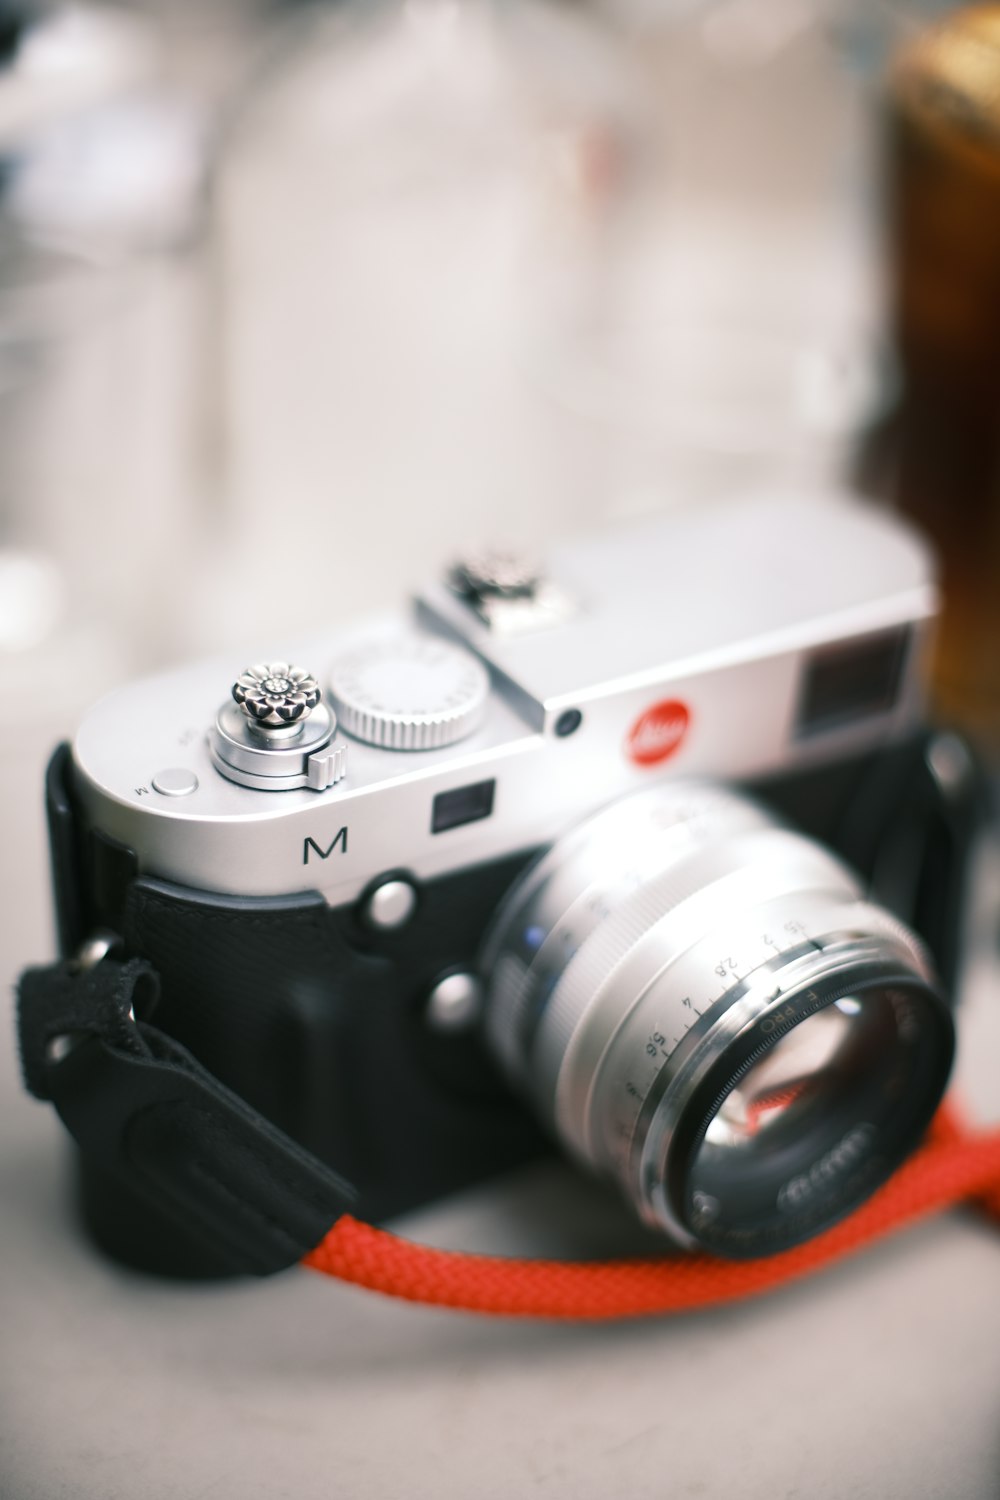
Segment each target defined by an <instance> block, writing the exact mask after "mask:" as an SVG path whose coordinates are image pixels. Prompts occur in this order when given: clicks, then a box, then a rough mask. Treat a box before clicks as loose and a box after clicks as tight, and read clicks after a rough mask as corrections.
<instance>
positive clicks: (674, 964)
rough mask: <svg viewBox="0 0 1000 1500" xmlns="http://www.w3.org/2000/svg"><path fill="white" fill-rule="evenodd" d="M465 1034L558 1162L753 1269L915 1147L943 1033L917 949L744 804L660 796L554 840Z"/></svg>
mask: <svg viewBox="0 0 1000 1500" xmlns="http://www.w3.org/2000/svg"><path fill="white" fill-rule="evenodd" d="M483 967H484V972H486V973H487V974H488V975H489V977H490V989H489V996H488V1002H487V1029H488V1033H489V1037H490V1040H491V1042H492V1045H493V1047H494V1049H495V1050H496V1052H497V1053H498V1055H499V1057H500V1058H501V1060H502V1062H503V1064H504V1066H505V1068H506V1070H507V1072H508V1074H509V1076H510V1077H511V1079H512V1080H513V1081H514V1083H515V1084H516V1086H517V1087H518V1088H519V1089H520V1091H521V1092H522V1093H524V1094H526V1095H527V1096H528V1098H529V1099H530V1101H531V1102H532V1104H533V1105H534V1107H535V1109H536V1111H537V1112H538V1113H539V1114H540V1115H541V1117H542V1118H543V1119H544V1120H546V1121H547V1122H548V1123H549V1125H550V1126H551V1128H552V1129H553V1131H554V1132H555V1133H556V1134H557V1135H558V1136H559V1137H560V1138H561V1139H562V1140H563V1142H564V1143H565V1144H566V1145H568V1146H569V1147H570V1149H571V1150H572V1151H573V1152H574V1153H575V1154H576V1155H577V1156H578V1157H580V1158H581V1159H582V1160H583V1161H585V1162H586V1163H588V1164H589V1165H590V1166H591V1167H593V1168H596V1169H597V1170H599V1171H601V1172H603V1173H605V1174H606V1175H609V1176H611V1177H612V1178H614V1179H615V1180H616V1181H617V1182H618V1183H619V1185H620V1186H621V1188H622V1189H623V1190H624V1192H625V1194H626V1196H627V1197H628V1198H629V1199H630V1200H631V1201H632V1203H633V1204H634V1205H635V1207H636V1209H637V1210H638V1212H639V1213H640V1215H641V1216H642V1217H643V1218H644V1219H645V1220H646V1221H647V1222H649V1223H650V1224H653V1225H656V1226H659V1227H660V1228H662V1229H664V1230H666V1231H667V1232H668V1233H669V1234H670V1235H671V1236H672V1237H673V1238H675V1239H677V1240H679V1241H680V1242H682V1243H686V1244H694V1243H702V1244H705V1245H707V1246H710V1247H711V1248H712V1249H713V1250H715V1251H717V1252H718V1253H721V1254H727V1255H731V1256H748V1255H759V1254H766V1253H770V1252H772V1251H775V1250H779V1249H782V1248H785V1247H786V1246H787V1245H789V1244H793V1243H795V1242H797V1241H798V1240H802V1239H805V1238H808V1237H809V1236H810V1235H812V1234H815V1233H816V1232H818V1230H819V1229H821V1228H822V1227H824V1226H825V1225H826V1224H828V1223H830V1222H832V1221H833V1220H834V1219H836V1218H838V1217H841V1216H842V1215H843V1214H844V1213H846V1212H848V1211H849V1210H850V1209H851V1208H853V1207H855V1206H856V1205H857V1204H858V1203H859V1202H861V1201H862V1200H863V1199H864V1198H865V1197H867V1196H868V1194H869V1193H870V1192H872V1191H873V1190H874V1188H875V1187H876V1186H877V1185H878V1183H880V1182H881V1181H883V1180H884V1178H885V1177H886V1176H888V1175H889V1173H890V1172H891V1171H892V1170H893V1169H894V1168H895V1167H896V1165H898V1163H899V1161H900V1160H901V1159H902V1157H903V1156H905V1155H906V1154H907V1153H908V1152H909V1151H910V1150H911V1149H912V1148H913V1146H914V1145H915V1144H916V1143H917V1141H918V1140H919V1137H920V1135H921V1134H922V1132H923V1130H924V1129H925V1127H926V1125H927V1123H928V1121H929V1119H930V1117H931V1115H932V1113H933V1111H934V1109H935V1107H936V1105H937V1103H938V1100H939V1099H940V1096H941V1093H942V1091H943V1089H944V1085H945V1082H946V1080H947V1075H948V1071H949V1068H950V1063H951V1057H952V1051H953V1045H954V1037H953V1028H952V1023H951V1019H950V1015H949V1013H948V1008H947V1006H946V1005H945V1003H944V1001H943V1000H942V999H941V997H940V995H939V994H938V993H937V991H936V989H935V987H934V980H933V975H932V972H931V969H930V966H929V964H928V961H927V959H926V957H925V955H924V953H923V951H922V949H921V946H920V944H919V942H918V941H917V940H916V939H915V938H914V937H913V936H912V934H910V933H909V932H908V931H907V929H906V928H905V927H904V926H903V925H902V924H901V923H899V922H898V921H896V919H894V918H893V917H891V916H889V915H888V913H886V912H884V911H882V910H881V909H880V908H878V907H876V906H873V905H871V904H870V903H868V902H866V901H865V900H864V898H863V893H862V891H861V889H860V887H859V885H858V883H857V880H856V878H855V877H854V876H853V875H852V874H851V872H850V871H848V870H847V869H846V868H845V867H844V866H843V865H842V864H841V863H840V862H839V861H838V860H836V859H835V858H834V857H833V856H832V855H831V854H830V853H828V852H827V851H826V850H824V849H822V848H821V847H820V846H818V845H817V844H815V843H814V842H813V841H812V840H810V839H808V838H806V837H805V836H803V835H801V834H798V833H796V832H793V831H792V830H790V829H787V828H785V827H783V826H782V825H781V824H780V823H778V822H777V821H776V820H775V818H774V817H773V815H772V814H770V813H769V812H767V811H766V810H764V809H763V808H762V807H760V806H758V805H757V804H756V803H754V802H753V801H751V800H750V799H748V798H746V797H744V796H742V795H740V794H737V793H735V792H732V791H730V790H728V789H726V788H723V787H719V786H715V785H712V784H700V783H699V784H684V783H661V784H658V785H657V786H655V787H651V788H649V789H646V790H644V791H642V792H639V793H637V794H635V795H633V796H631V797H627V798H625V799H623V800H621V801H620V802H618V803H616V804H613V805H611V806H609V807H607V808H605V809H603V810H602V811H601V812H599V813H598V814H596V815H595V816H594V817H592V818H590V819H588V820H587V821H586V822H584V823H582V824H581V825H579V826H578V827H577V828H576V829H574V830H573V831H572V832H571V833H569V834H568V835H566V836H565V837H564V838H562V839H560V840H559V841H558V842H557V843H556V844H555V845H554V846H553V847H552V848H551V849H550V850H549V851H548V852H547V853H546V854H545V855H544V856H543V857H542V858H541V859H540V860H539V861H538V862H537V863H536V864H535V865H533V866H532V867H531V868H530V869H529V870H528V871H527V872H526V873H525V875H524V876H523V877H522V878H521V880H520V881H519V882H518V883H517V885H516V886H515V888H514V889H513V890H512V891H511V893H510V895H509V897H508V898H507V900H506V902H505V903H504V905H503V907H502V909H501V911H500V912H499V914H498V916H497V919H496V921H495V923H494V925H493V928H492V930H491V932H490V934H489V935H488V938H487V941H486V945H485V948H484V953H483Z"/></svg>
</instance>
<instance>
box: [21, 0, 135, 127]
mask: <svg viewBox="0 0 1000 1500" xmlns="http://www.w3.org/2000/svg"><path fill="white" fill-rule="evenodd" d="M2 9H3V21H4V22H5V26H4V33H5V35H4V43H5V56H4V58H3V63H2V70H0V144H2V145H3V147H4V148H5V149H6V148H8V147H9V145H10V143H11V142H12V141H18V140H23V139H24V138H25V137H27V136H29V135H32V134H35V133H37V132H38V131H39V130H42V129H44V128H45V127H46V126H48V125H50V124H52V123H53V122H54V121H59V120H65V119H66V118H67V117H68V116H69V115H71V114H74V113H76V112H77V111H79V110H82V109H86V108H88V107H89V106H91V105H95V104H101V103H103V102H104V101H106V100H107V99H109V98H111V97H113V96H114V95H116V94H120V93H121V92H122V91H123V90H125V89H132V88H135V87H136V86H137V85H139V84H141V83H142V82H144V81H147V80H148V79H149V78H151V77H152V76H153V73H154V71H155V68H156V64H157V60H158V57H157V48H156V41H155V33H154V32H153V31H152V29H151V28H150V26H149V23H148V22H147V21H145V20H143V19H142V17H140V16H132V15H129V14H128V12H127V11H124V10H122V9H121V8H120V7H116V8H111V7H109V6H100V5H74V4H69V5H57V6H51V7H50V6H44V7H43V6H40V5H37V4H35V3H32V0H25V3H23V4H18V3H17V0H5V3H4V5H3V7H2Z"/></svg>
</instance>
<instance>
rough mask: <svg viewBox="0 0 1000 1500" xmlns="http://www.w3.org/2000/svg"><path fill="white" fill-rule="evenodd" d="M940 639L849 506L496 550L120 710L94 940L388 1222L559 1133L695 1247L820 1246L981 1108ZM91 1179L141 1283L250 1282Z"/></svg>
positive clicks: (68, 763)
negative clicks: (972, 1070) (957, 987)
mask: <svg viewBox="0 0 1000 1500" xmlns="http://www.w3.org/2000/svg"><path fill="white" fill-rule="evenodd" d="M935 609H936V589H935V583H934V576H933V566H932V562H931V560H930V558H929V556H928V554H927V552H926V551H925V549H924V547H923V545H922V544H921V543H920V542H919V541H918V539H917V538H916V537H914V536H913V535H912V534H911V533H910V532H909V531H908V530H907V529H905V528H904V527H903V526H901V525H900V524H899V523H898V522H896V521H894V520H892V519H891V518H890V517H888V516H885V515H882V514H879V513H877V512H875V511H872V510H869V509H867V508H865V507H864V506H862V505H860V504H859V503H856V502H854V501H851V500H848V499H846V498H844V497H835V498H832V499H829V500H817V501H815V502H813V501H809V502H808V503H806V502H804V501H803V500H801V499H800V498H790V499H789V498H782V497H754V496H750V497H745V498H739V499H734V500H733V501H731V502H728V503H726V504H722V505H718V506H716V507H713V508H710V509H708V508H699V509H690V510H684V509H681V510H677V511H674V512H668V513H666V514H665V515H661V516H658V517H655V518H646V519H643V520H639V521H634V522H632V523H630V524H627V525H620V526H618V528H617V529H614V530H609V531H607V532H605V533H603V534H598V535H593V536H589V537H580V538H577V539H575V540H571V541H568V542H566V543H565V544H563V545H559V546H553V547H552V548H551V550H550V552H549V554H548V555H547V556H546V557H545V558H544V559H537V560H534V559H532V558H530V557H528V556H526V555H522V554H519V553H517V552H515V551H507V552H504V551H502V550H493V551H490V550H483V551H481V552H478V553H474V554H469V555H467V556H466V557H464V558H463V559H462V560H461V561H460V562H458V563H456V564H454V565H453V566H452V567H451V568H450V569H449V570H448V571H447V572H446V573H445V574H444V575H443V576H442V577H441V578H440V579H438V580H436V581H434V582H432V583H431V584H430V585H429V586H428V587H426V588H425V589H424V590H423V591H422V592H421V593H420V594H419V596H418V597H417V598H416V600H415V601H414V604H413V606H412V608H411V609H410V610H409V611H408V612H400V613H399V614H398V615H394V616H392V617H385V618H383V617H378V618H374V619H371V620H368V621H364V622H359V623H358V624H357V625H354V626H351V627H349V628H345V629H344V630H341V631H339V632H336V633H331V634H330V635H329V636H327V637H323V638H320V639H314V640H309V641H306V642H304V643H294V644H293V643H288V642H280V641H279V642H271V643H264V649H263V651H262V654H261V655H260V657H259V659H255V664H252V665H250V666H246V665H245V663H240V662H237V663H235V664H234V663H233V662H232V661H228V662H227V661H213V662H207V663H204V664H201V665H198V666H194V667H190V668H186V669H184V670H179V671H175V672H171V673H169V674H167V675H161V676H158V677H154V678H150V679H148V680H146V681H143V682H138V683H135V684H132V685H130V686H128V687H125V688H123V689H121V690H119V691H118V692H116V693H114V694H112V695H111V696H110V697H108V698H106V699H105V700H103V701H102V702H100V703H99V704H97V705H96V706H95V707H94V708H93V709H92V710H91V711H90V712H89V713H88V714H87V715H86V716H85V718H84V719H83V722H82V724H81V725H80V727H79V730H78V732H77V734H76V736H75V738H74V740H73V743H72V745H71V746H64V747H62V748H61V749H60V750H59V751H58V752H57V753H56V755H55V757H54V759H53V761H52V763H51V765H50V769H49V777H48V812H49V820H50V831H51V841H52V850H53V865H54V875H55V890H56V897H57V913H58V920H59V930H60V940H61V946H62V948H63V951H64V952H65V953H67V954H69V953H72V952H74V951H76V950H77V949H78V947H79V945H80V944H81V943H85V942H86V940H87V938H88V935H90V934H92V933H94V932H97V931H110V932H111V933H113V934H114V935H115V938H116V940H117V941H118V942H119V943H120V945H121V947H122V949H123V951H124V952H125V953H126V954H128V955H136V956H141V957H142V958H144V959H148V960H149V961H150V962H151V963H152V964H153V965H154V966H155V969H156V971H157V973H158V975H159V979H160V988H161V994H160V999H159V1002H158V1006H157V1010H156V1015H155V1021H156V1024H157V1026H158V1027H159V1028H160V1030H161V1031H163V1032H165V1033H167V1035H168V1036H169V1037H171V1038H173V1039H175V1040H176V1041H177V1042H178V1043H180V1044H182V1045H183V1046H184V1047H186V1048H187V1049H188V1050H189V1051H190V1053H192V1054H193V1055H194V1057H195V1058H197V1059H198V1061H199V1062H200V1063H201V1064H203V1065H204V1067H205V1068H207V1069H209V1070H210V1071H211V1072H212V1073H213V1074H215V1075H216V1076H217V1078H218V1079H220V1080H221V1081H222V1083H223V1084H225V1085H226V1086H227V1087H228V1088H229V1089H231V1090H232V1091H233V1092H234V1093H235V1094H237V1095H239V1096H240V1097H241V1098H242V1099H243V1100H245V1101H247V1103H249V1104H250V1105H251V1106H252V1107H253V1108H254V1109H255V1110H258V1111H260V1113H261V1114H263V1115H264V1116H265V1117H266V1118H267V1120H269V1121H271V1122H273V1124H274V1125H276V1126H278V1127H279V1128H280V1129H281V1130H283V1131H284V1132H286V1133H287V1134H288V1135H289V1136H291V1137H292V1138H293V1139H294V1140H295V1141H297V1142H298V1143H300V1145H301V1146H303V1147H304V1148H305V1149H306V1150H307V1151H309V1152H311V1153H313V1154H314V1155H315V1156H317V1157H318V1158H320V1159H321V1161H323V1162H324V1163H327V1164H329V1165H330V1166H332V1167H334V1168H335V1169H336V1171H337V1172H338V1173H341V1174H343V1176H345V1177H346V1178H349V1179H350V1180H351V1181H352V1182H353V1183H354V1184H355V1185H356V1186H357V1188H358V1191H359V1202H358V1205H357V1208H356V1210H355V1211H356V1212H357V1213H359V1214H360V1215H362V1216H364V1217H369V1218H374V1219H384V1218H386V1217H390V1216H392V1215H395V1214H398V1213H400V1212H402V1211H404V1210H407V1209H410V1208H412V1207H414V1206H416V1205H419V1204H421V1203H425V1202H427V1201H429V1200H431V1199H433V1198H435V1197H438V1196H440V1195H442V1194H444V1193H447V1192H450V1191H454V1190H455V1189H457V1188H460V1187H462V1186H464V1185H467V1184H470V1183H472V1182H476V1181H479V1180H481V1179H483V1178H485V1177H487V1176H489V1175H491V1174H495V1173H498V1172H500V1171H503V1170H505V1169H508V1168H510V1167H513V1166H515V1165H517V1164H519V1163H523V1162H525V1161H527V1160H529V1159H531V1158H532V1157H534V1156H537V1155H539V1154H540V1153H543V1152H546V1151H550V1150H552V1149H553V1143H554V1142H558V1143H560V1144H561V1145H562V1146H563V1147H565V1148H566V1149H568V1150H569V1152H570V1153H571V1154H572V1155H573V1156H574V1157H576V1158H577V1159H578V1160H579V1161H580V1162H582V1163H584V1164H585V1165H586V1166H588V1167H590V1168H591V1169H593V1170H595V1171H596V1172H597V1173H599V1174H601V1175H603V1176H604V1177H606V1178H608V1179H610V1180H611V1181H612V1182H614V1183H616V1184H617V1186H618V1188H619V1189H620V1191H621V1192H623V1193H624V1195H625V1197H626V1199H628V1201H629V1202H630V1203H631V1204H632V1205H633V1207H634V1208H635V1210H636V1212H637V1213H638V1215H639V1217H640V1218H641V1219H642V1220H644V1221H645V1222H646V1223H647V1224H648V1225H651V1226H654V1227H656V1228H658V1229H661V1230H662V1231H664V1232H665V1234H666V1235H667V1236H669V1237H670V1239H671V1240H673V1241H674V1242H677V1243H679V1244H681V1245H684V1246H688V1247H692V1246H701V1247H704V1248H707V1249H708V1250H710V1251H712V1252H715V1253H717V1254H721V1255H726V1256H731V1257H737V1258H739V1257H748V1256H757V1255H765V1254H769V1253H773V1252H775V1251H779V1250H781V1249H784V1248H786V1247H787V1246H790V1245H793V1244H795V1243H797V1242H799V1241H801V1240H804V1239H806V1238H808V1237H809V1236H811V1235H814V1234H816V1233H818V1232H819V1231H820V1230H822V1229H823V1228H825V1227H826V1226H827V1225H829V1224H830V1223H832V1222H834V1221H835V1220H836V1219H838V1218H839V1217H841V1216H843V1215H844V1214H846V1213H848V1212H849V1211H850V1210H852V1209H853V1208H854V1207H855V1206H857V1205H858V1204H859V1203H860V1202H861V1201H863V1200H864V1199H865V1198H866V1197H867V1196H868V1195H869V1194H870V1193H871V1192H872V1191H874V1189H875V1188H876V1187H877V1186H878V1185H879V1184H880V1183H881V1182H882V1181H884V1180H885V1178H886V1177H887V1176H888V1175H889V1174H890V1173H891V1172H892V1171H893V1170H894V1169H895V1168H896V1166H897V1165H898V1164H899V1163H900V1161H901V1160H902V1159H903V1158H904V1157H905V1156H906V1155H907V1153H908V1152H910V1151H911V1150H912V1149H913V1148H914V1147H915V1146H916V1144H917V1143H918V1142H919V1140H920V1138H921V1136H922V1134H923V1132H924V1130H925V1128H926V1126H927V1124H928V1122H929V1120H930V1118H931V1116H932V1114H933V1112H934V1110H935V1108H936V1106H937V1104H938V1102H939V1100H940V1098H941V1095H942V1092H943V1090H944V1087H945V1084H946V1082H947V1078H948V1073H949V1069H950V1065H951V1060H952V1053H953V1046H954V1027H953V1021H952V1017H951V1013H950V1008H949V1005H948V1003H947V1001H946V999H945V991H944V988H943V984H944V985H946V984H948V983H949V982H950V981H951V979H952V978H953V971H954V966H955V955H956V951H957V943H958V934H959V925H960V912H961V895H962V880H963V871H964V867H965V862H966V854H967V850H968V845H969V839H970V835H971V830H972V826H973V822H974V813H973V804H974V800H975V799H974V793H973V790H972V783H973V780H974V778H973V775H972V772H971V767H970V764H969V761H968V759H967V757H966V755H965V751H964V749H963V747H962V745H961V743H960V742H959V741H958V740H957V739H955V738H954V737H953V736H950V735H947V734H942V733H937V734H935V733H932V732H931V731H930V730H929V729H927V728H926V727H925V726H924V722H923V718H922V714H923V699H922V671H921V661H922V658H923V656H924V654H925V651H926V645H927V639H928V632H929V630H930V628H931V626H932V623H933V618H934V614H935ZM248 659H252V658H248ZM241 667H242V668H243V670H240V668H241ZM80 1189H81V1202H82V1208H83V1215H84V1219H85V1221H86V1223H87V1225H88V1226H89V1228H90V1230H91V1232H92V1234H93V1235H94V1236H95V1238H96V1239H97V1240H98V1242H99V1243H100V1244H101V1245H103V1246H104V1247H105V1248H106V1249H107V1250H109V1251H110V1252H111V1253H112V1254H114V1255H115V1256H117V1257H119V1258H120V1259H123V1260H125V1261H127V1262H129V1263H132V1264H135V1265H138V1266H142V1267H145V1268H147V1269H151V1270H155V1271H160V1272H164V1273H168V1274H181V1275H188V1274H191V1275H212V1274H223V1273H224V1272H225V1270H226V1266H225V1265H224V1264H223V1263H222V1262H220V1261H219V1260H218V1259H217V1257H215V1255H214V1254H213V1251H212V1249H211V1247H209V1246H208V1245H206V1244H205V1243H203V1242H202V1240H201V1239H200V1238H199V1236H198V1234H197V1233H196V1232H195V1231H194V1230H193V1229H191V1228H190V1227H189V1226H187V1225H185V1224H184V1223H178V1222H175V1221H174V1220H173V1219H172V1217H171V1216H170V1215H169V1213H168V1212H166V1210H165V1208H164V1206H163V1205H162V1204H161V1203H158V1202H157V1201H156V1198H155V1195H151V1196H150V1195H141V1194H139V1193H138V1192H136V1191H135V1189H134V1187H132V1186H130V1185H129V1184H128V1183H126V1182H125V1181H124V1180H122V1179H121V1178H120V1177H118V1176H117V1175H115V1174H114V1173H111V1172H108V1171H107V1170H106V1168H105V1167H104V1166H102V1165H100V1164H98V1163H97V1162H96V1161H94V1160H92V1159H90V1158H89V1157H88V1156H87V1155H86V1154H82V1155H81V1158H80Z"/></svg>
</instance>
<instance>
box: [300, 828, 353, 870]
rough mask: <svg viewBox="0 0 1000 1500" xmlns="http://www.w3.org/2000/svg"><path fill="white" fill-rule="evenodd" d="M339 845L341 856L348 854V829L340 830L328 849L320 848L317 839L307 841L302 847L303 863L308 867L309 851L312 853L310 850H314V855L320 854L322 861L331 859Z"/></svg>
mask: <svg viewBox="0 0 1000 1500" xmlns="http://www.w3.org/2000/svg"><path fill="white" fill-rule="evenodd" d="M338 844H339V845H340V852H341V854H346V853H347V829H346V828H342V829H341V830H340V832H339V833H338V834H337V836H336V838H335V839H334V840H333V842H332V843H331V844H330V845H329V847H328V848H326V849H321V848H320V846H319V845H318V844H317V842H316V840H315V839H306V841H305V843H304V844H303V845H302V863H303V864H304V865H307V864H308V863H309V851H310V849H311V850H312V852H313V853H314V854H318V855H319V857H320V859H329V858H330V855H331V854H332V853H333V851H334V849H336V847H337V845H338Z"/></svg>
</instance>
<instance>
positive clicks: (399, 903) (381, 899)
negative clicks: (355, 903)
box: [362, 879, 417, 932]
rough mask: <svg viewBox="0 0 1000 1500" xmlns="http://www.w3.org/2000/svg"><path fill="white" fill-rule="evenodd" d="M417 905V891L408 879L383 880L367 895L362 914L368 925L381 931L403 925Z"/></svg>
mask: <svg viewBox="0 0 1000 1500" xmlns="http://www.w3.org/2000/svg"><path fill="white" fill-rule="evenodd" d="M416 906H417V893H416V891H415V890H414V888H413V886H412V885H411V884H410V882H409V881H408V880H399V879H393V880H384V881H383V882H382V884H381V885H377V886H376V887H375V889H374V890H373V891H372V892H371V894H370V895H369V897H368V899H367V901H366V902H365V905H364V908H363V913H362V914H363V916H364V920H365V922H366V923H367V924H368V926H369V927H375V928H378V929H379V931H381V932H387V931H392V930H393V929H394V928H396V927H402V926H404V925H405V924H406V923H407V922H408V921H409V920H410V918H411V917H412V915H413V913H414V911H415V910H416Z"/></svg>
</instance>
